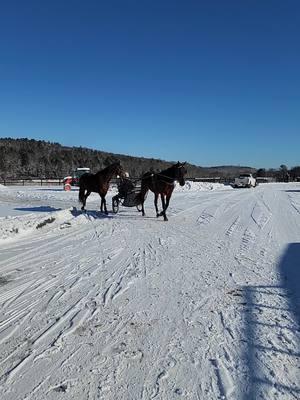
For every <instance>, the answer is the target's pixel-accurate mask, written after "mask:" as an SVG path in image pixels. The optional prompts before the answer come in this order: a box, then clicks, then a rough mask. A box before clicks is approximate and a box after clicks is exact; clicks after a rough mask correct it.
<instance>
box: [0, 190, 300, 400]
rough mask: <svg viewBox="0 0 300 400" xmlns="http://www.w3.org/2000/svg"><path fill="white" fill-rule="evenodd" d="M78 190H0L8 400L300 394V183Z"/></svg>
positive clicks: (1, 391)
mask: <svg viewBox="0 0 300 400" xmlns="http://www.w3.org/2000/svg"><path fill="white" fill-rule="evenodd" d="M77 196H78V192H77V191H76V190H73V191H71V192H64V191H63V190H62V189H61V188H59V187H54V188H44V187H34V188H33V187H28V188H27V187H26V188H23V187H16V188H15V187H9V188H6V187H3V186H0V398H1V400H21V399H22V400H34V399H36V400H44V399H47V400H48V399H49V400H50V399H53V400H57V399H64V400H67V399H72V400H85V399H87V400H92V399H103V400H150V399H156V400H167V399H174V400H176V399H190V400H210V399H211V400H216V399H228V400H231V399H232V400H233V399H235V400H252V399H266V400H273V399H278V400H285V399H299V398H300V369H299V367H300V363H299V356H300V348H299V344H300V342H299V339H300V311H299V305H300V184H266V185H260V186H258V187H257V188H255V189H239V190H234V189H232V188H231V187H226V186H222V185H218V184H201V183H198V184H193V183H188V184H187V185H186V186H185V187H184V188H183V190H182V189H180V188H178V189H177V190H176V191H175V192H174V194H173V197H172V199H171V203H170V207H169V210H168V213H167V214H168V217H169V222H163V220H162V218H159V219H156V218H155V212H154V206H153V194H151V193H149V195H148V198H147V202H146V217H142V216H141V215H140V214H139V213H138V212H137V210H136V209H134V208H125V207H121V208H120V212H119V213H118V214H116V215H115V214H112V213H110V214H109V215H108V216H103V215H101V214H100V213H99V212H98V211H97V210H98V208H99V205H100V198H99V196H98V195H96V194H93V195H91V196H90V197H89V198H88V201H87V210H88V211H87V212H86V214H82V213H81V212H80V211H78V209H79V204H78V203H77ZM111 196H112V193H110V194H109V195H108V197H107V200H108V209H109V210H110V209H111Z"/></svg>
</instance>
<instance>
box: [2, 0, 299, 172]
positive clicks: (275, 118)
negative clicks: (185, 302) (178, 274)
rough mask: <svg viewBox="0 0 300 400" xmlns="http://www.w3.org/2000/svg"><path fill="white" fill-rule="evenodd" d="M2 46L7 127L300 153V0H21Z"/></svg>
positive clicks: (271, 159) (111, 146)
mask: <svg viewBox="0 0 300 400" xmlns="http://www.w3.org/2000/svg"><path fill="white" fill-rule="evenodd" d="M0 57H1V62H0V137H16V138H17V137H28V138H34V139H42V140H49V141H55V142H59V143H62V144H65V145H70V146H84V147H90V148H95V149H99V150H105V151H111V152H115V153H122V154H130V155H137V156H145V157H155V158H162V159H167V160H182V161H184V160H187V161H189V162H192V163H195V164H198V165H203V166H208V165H224V164H235V165H237V164H240V165H250V166H254V167H278V166H279V165H280V164H283V163H284V164H287V165H288V166H290V167H291V166H294V165H299V164H300V151H299V149H300V132H299V130H300V2H299V1H298V0H295V1H290V0H285V1H282V0H281V1H277V0H269V1H267V0H266V1H264V0H260V1H259V0H257V1H256V0H252V1H248V0H243V1H241V0H237V1H232V0H226V1H225V0H216V1H203V2H202V1H200V0H199V1H190V0H185V1H183V0H182V1H176V0H173V1H169V0H152V1H150V0H149V1H148V0H139V1H137V0H136V1H134V0H122V1H114V0H111V1H109V2H107V1H100V0H99V1H90V0H86V1H81V0H80V1H77V0H72V1H71V0H70V1H63V0H51V1H46V0H45V1H34V0H27V1H21V0H20V1H14V0H10V1H6V2H2V4H1V14H0Z"/></svg>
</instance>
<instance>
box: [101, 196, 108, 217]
mask: <svg viewBox="0 0 300 400" xmlns="http://www.w3.org/2000/svg"><path fill="white" fill-rule="evenodd" d="M100 196H101V212H103V208H104V212H105V214H106V215H107V214H108V211H107V208H106V200H105V195H102V194H100Z"/></svg>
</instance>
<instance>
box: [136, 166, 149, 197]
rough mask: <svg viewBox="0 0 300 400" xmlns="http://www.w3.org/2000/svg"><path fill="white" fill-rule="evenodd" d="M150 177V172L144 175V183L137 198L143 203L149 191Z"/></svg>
mask: <svg viewBox="0 0 300 400" xmlns="http://www.w3.org/2000/svg"><path fill="white" fill-rule="evenodd" d="M150 175H151V174H150ZM148 178H149V173H148V172H146V173H145V174H144V175H143V176H142V184H141V191H140V192H139V193H138V194H137V200H138V201H139V203H140V204H143V203H144V201H145V199H146V195H147V193H148V191H149V184H148V182H147V181H148Z"/></svg>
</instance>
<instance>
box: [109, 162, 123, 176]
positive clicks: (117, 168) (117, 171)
mask: <svg viewBox="0 0 300 400" xmlns="http://www.w3.org/2000/svg"><path fill="white" fill-rule="evenodd" d="M110 167H111V169H112V172H113V174H114V175H118V176H119V177H121V178H125V177H126V173H125V171H124V169H123V167H122V165H121V162H120V161H116V162H115V163H113V164H111V166H110Z"/></svg>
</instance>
